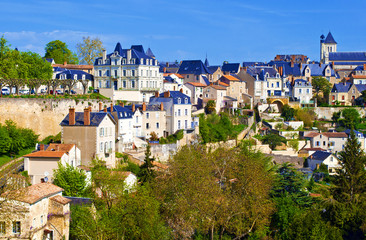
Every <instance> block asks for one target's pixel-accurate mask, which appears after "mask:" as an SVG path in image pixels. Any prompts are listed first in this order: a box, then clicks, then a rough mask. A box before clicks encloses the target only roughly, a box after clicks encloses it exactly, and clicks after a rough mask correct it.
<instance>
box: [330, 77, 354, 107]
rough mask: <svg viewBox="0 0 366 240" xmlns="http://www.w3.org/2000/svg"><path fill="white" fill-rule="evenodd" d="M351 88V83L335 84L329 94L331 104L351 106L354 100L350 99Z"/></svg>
mask: <svg viewBox="0 0 366 240" xmlns="http://www.w3.org/2000/svg"><path fill="white" fill-rule="evenodd" d="M351 86H352V84H351V83H350V82H343V83H336V84H334V85H333V87H332V90H331V91H330V94H329V104H330V105H336V104H337V103H339V104H340V105H346V106H351V105H352V98H351V99H350V98H349V89H350V88H351Z"/></svg>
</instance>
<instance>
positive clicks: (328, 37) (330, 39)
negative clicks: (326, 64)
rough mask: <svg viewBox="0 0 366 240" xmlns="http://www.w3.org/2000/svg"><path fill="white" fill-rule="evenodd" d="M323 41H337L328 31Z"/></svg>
mask: <svg viewBox="0 0 366 240" xmlns="http://www.w3.org/2000/svg"><path fill="white" fill-rule="evenodd" d="M324 43H337V42H336V41H335V40H334V38H333V35H332V34H331V33H330V32H329V33H328V35H327V37H326V38H325V40H324Z"/></svg>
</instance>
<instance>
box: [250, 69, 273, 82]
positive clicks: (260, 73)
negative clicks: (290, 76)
mask: <svg viewBox="0 0 366 240" xmlns="http://www.w3.org/2000/svg"><path fill="white" fill-rule="evenodd" d="M247 73H249V74H250V75H251V76H253V77H254V78H255V77H256V76H257V75H258V78H259V79H260V80H264V78H265V75H266V73H268V74H269V77H276V74H277V71H276V69H274V68H273V67H267V66H254V67H248V68H247Z"/></svg>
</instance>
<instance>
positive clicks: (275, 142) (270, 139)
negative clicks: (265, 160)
mask: <svg viewBox="0 0 366 240" xmlns="http://www.w3.org/2000/svg"><path fill="white" fill-rule="evenodd" d="M262 143H264V144H269V147H270V148H271V149H272V150H273V149H275V148H276V147H277V146H281V145H282V143H286V139H285V138H284V137H281V136H280V135H277V134H274V133H270V134H267V135H265V136H263V140H262Z"/></svg>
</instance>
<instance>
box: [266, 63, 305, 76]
mask: <svg viewBox="0 0 366 240" xmlns="http://www.w3.org/2000/svg"><path fill="white" fill-rule="evenodd" d="M268 65H269V66H276V68H277V69H278V68H279V67H282V69H283V75H284V76H288V75H292V76H301V69H300V64H299V63H294V64H293V66H291V62H285V61H270V62H269V63H268Z"/></svg>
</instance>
